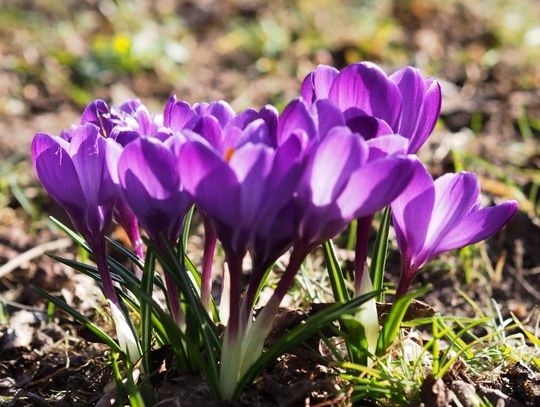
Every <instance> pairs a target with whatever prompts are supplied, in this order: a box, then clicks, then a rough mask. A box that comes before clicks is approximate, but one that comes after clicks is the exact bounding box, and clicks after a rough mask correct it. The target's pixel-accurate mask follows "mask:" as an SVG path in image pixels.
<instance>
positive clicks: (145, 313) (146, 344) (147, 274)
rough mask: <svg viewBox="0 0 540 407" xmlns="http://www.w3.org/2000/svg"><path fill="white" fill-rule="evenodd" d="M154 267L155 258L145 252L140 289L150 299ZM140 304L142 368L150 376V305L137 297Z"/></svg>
mask: <svg viewBox="0 0 540 407" xmlns="http://www.w3.org/2000/svg"><path fill="white" fill-rule="evenodd" d="M154 266H155V256H154V254H153V252H152V250H148V251H147V252H146V259H145V261H144V269H143V276H142V286H141V289H142V290H143V291H144V292H145V293H146V295H147V296H148V297H152V293H153V291H154ZM139 301H140V304H141V344H142V354H143V367H144V370H145V372H146V373H148V374H150V375H152V373H153V369H152V358H151V352H152V303H151V302H147V301H145V299H144V297H139Z"/></svg>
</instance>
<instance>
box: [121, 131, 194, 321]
mask: <svg viewBox="0 0 540 407" xmlns="http://www.w3.org/2000/svg"><path fill="white" fill-rule="evenodd" d="M182 142H183V141H182V140H181V139H180V138H179V137H177V136H173V137H171V138H169V139H168V140H166V141H165V142H162V141H160V140H159V139H157V138H139V139H137V140H135V141H133V142H131V143H129V144H128V145H127V146H126V147H125V148H124V151H123V152H122V155H121V157H120V160H119V164H118V174H119V177H120V186H121V191H122V197H123V199H124V200H125V202H126V203H127V204H128V205H129V207H130V208H131V210H132V211H133V212H134V213H135V215H136V216H137V218H138V219H139V222H140V223H141V225H142V226H143V227H144V228H145V229H146V231H147V232H148V234H149V236H150V238H151V239H152V240H153V242H154V243H155V245H156V247H157V248H158V250H161V252H162V254H163V255H166V253H167V252H166V249H165V248H164V246H163V243H164V242H163V241H164V240H165V242H166V243H168V244H169V245H173V244H174V243H175V242H176V240H177V239H178V236H179V235H180V230H181V227H182V222H183V221H184V216H185V214H186V212H187V210H188V209H189V207H190V206H191V205H192V204H193V201H192V200H191V197H190V196H189V195H188V194H187V192H186V191H185V190H184V187H183V185H182V182H181V179H180V174H179V173H178V171H177V168H176V162H177V157H176V155H175V153H174V148H175V143H182ZM165 284H166V286H167V297H168V301H169V306H170V310H171V314H172V316H173V318H174V320H175V321H176V322H177V323H178V324H179V325H181V324H182V323H183V316H182V310H181V308H180V303H179V298H178V290H177V288H176V285H175V284H174V282H173V280H172V279H171V278H170V276H169V275H168V274H165Z"/></svg>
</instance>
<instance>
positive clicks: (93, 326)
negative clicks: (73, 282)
mask: <svg viewBox="0 0 540 407" xmlns="http://www.w3.org/2000/svg"><path fill="white" fill-rule="evenodd" d="M32 288H33V289H34V290H35V291H36V292H37V293H38V294H39V295H41V296H42V297H44V298H46V299H47V300H48V301H50V302H52V303H54V304H55V305H56V306H57V307H59V308H60V309H62V310H63V311H64V312H66V313H67V314H69V315H71V316H72V317H73V318H75V319H76V320H77V321H78V322H80V323H81V324H83V325H84V326H85V327H86V328H87V329H88V330H90V331H91V332H92V333H93V334H95V335H96V336H97V337H98V338H99V339H100V340H101V341H102V342H103V343H105V344H107V345H108V346H109V347H110V348H111V349H112V350H113V351H114V352H118V353H120V354H124V352H123V351H122V349H121V348H120V346H119V345H118V344H117V343H116V341H115V340H114V339H113V338H111V337H110V336H109V335H107V333H106V332H105V331H103V330H102V329H101V328H99V327H98V326H97V325H96V324H94V323H93V322H92V321H90V320H89V319H88V318H86V317H85V316H84V315H82V314H81V313H79V312H78V311H76V310H74V309H73V308H72V307H70V306H69V305H68V304H66V303H65V302H64V301H62V300H61V299H59V298H56V297H55V296H53V295H51V294H49V293H48V292H46V291H45V290H42V289H41V288H39V287H35V286H32Z"/></svg>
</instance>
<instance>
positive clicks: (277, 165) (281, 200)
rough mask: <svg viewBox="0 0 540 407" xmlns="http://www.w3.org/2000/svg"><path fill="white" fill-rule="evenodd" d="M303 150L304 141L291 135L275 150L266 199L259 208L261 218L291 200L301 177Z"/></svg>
mask: <svg viewBox="0 0 540 407" xmlns="http://www.w3.org/2000/svg"><path fill="white" fill-rule="evenodd" d="M305 148H306V143H305V139H304V138H302V137H301V136H300V135H296V134H293V135H292V136H290V137H289V138H288V139H287V141H286V142H285V143H283V144H282V145H281V146H279V147H278V148H277V149H276V151H275V154H274V160H273V163H272V172H271V174H270V175H269V176H268V183H267V186H266V198H265V201H264V203H263V205H262V207H261V208H260V216H261V217H265V216H267V214H268V213H269V212H274V213H275V212H276V211H277V210H279V209H281V208H282V207H283V205H284V204H285V203H286V202H288V201H290V200H291V198H292V194H293V192H294V191H295V190H296V187H297V185H298V182H299V180H300V177H301V175H302V170H303V167H304V165H303V164H304V161H305V160H304V151H305Z"/></svg>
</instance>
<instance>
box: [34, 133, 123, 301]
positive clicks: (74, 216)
mask: <svg viewBox="0 0 540 407" xmlns="http://www.w3.org/2000/svg"><path fill="white" fill-rule="evenodd" d="M120 152H121V148H120V146H119V145H118V144H117V143H116V142H115V141H114V140H110V139H106V138H104V137H102V136H101V135H100V133H99V128H98V127H97V126H95V125H93V124H85V125H83V126H79V127H76V128H74V129H73V130H72V131H71V140H70V142H67V141H66V140H64V139H62V138H60V137H55V136H51V135H48V134H45V133H38V134H37V135H36V136H35V137H34V140H33V141H32V162H33V165H34V169H35V171H36V174H37V176H38V178H39V180H40V181H41V184H42V185H43V187H44V188H45V189H46V190H47V192H48V193H49V195H50V196H51V197H52V198H53V199H54V200H55V201H56V202H58V204H59V205H60V206H62V207H63V208H64V209H65V210H66V212H67V213H68V215H69V217H70V219H71V221H72V223H73V225H74V226H75V229H77V231H78V232H79V233H81V234H82V235H83V236H84V238H85V239H86V241H87V242H88V244H89V245H90V247H91V248H92V250H93V251H94V254H95V256H96V262H97V264H98V269H99V272H100V274H101V280H102V283H103V291H104V294H105V296H106V297H107V298H108V299H109V300H111V301H113V302H114V303H115V304H116V305H119V301H118V298H117V297H116V293H115V291H114V288H113V285H112V281H111V278H110V275H109V270H108V267H107V262H106V254H105V240H104V236H105V233H106V231H107V229H108V228H109V226H110V224H111V220H112V214H113V208H114V204H115V201H116V199H117V197H118V194H119V187H118V175H117V173H116V166H117V163H118V158H119V155H120Z"/></svg>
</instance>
